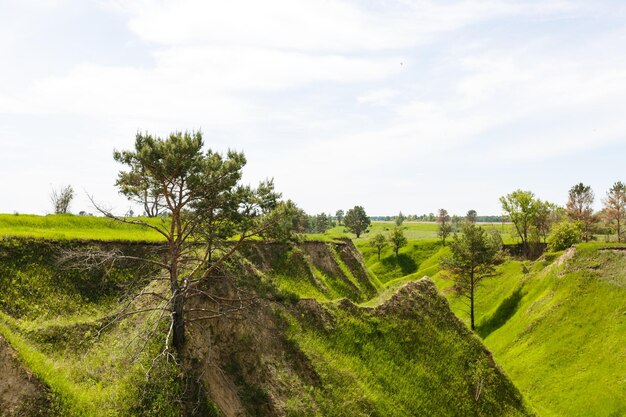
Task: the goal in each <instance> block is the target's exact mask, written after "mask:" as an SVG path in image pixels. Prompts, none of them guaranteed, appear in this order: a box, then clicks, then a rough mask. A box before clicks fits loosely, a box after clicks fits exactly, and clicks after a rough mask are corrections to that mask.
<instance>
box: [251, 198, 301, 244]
mask: <svg viewBox="0 0 626 417" xmlns="http://www.w3.org/2000/svg"><path fill="white" fill-rule="evenodd" d="M307 221H308V219H307V215H306V213H305V212H304V210H302V209H301V208H299V207H298V206H297V205H296V203H294V202H293V201H292V200H287V201H280V202H278V203H277V204H276V207H274V209H273V210H272V211H270V212H269V213H268V214H267V219H266V223H267V224H268V227H267V228H265V230H263V232H262V234H261V235H262V237H263V238H264V239H266V240H271V241H277V242H292V241H298V240H299V238H298V235H300V234H302V233H305V232H306V226H307Z"/></svg>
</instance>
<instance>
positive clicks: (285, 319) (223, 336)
mask: <svg viewBox="0 0 626 417" xmlns="http://www.w3.org/2000/svg"><path fill="white" fill-rule="evenodd" d="M85 245H93V246H94V247H95V248H98V247H102V246H103V245H104V246H106V247H109V248H110V247H115V248H116V249H118V250H122V251H125V252H129V253H134V254H139V255H141V254H142V253H143V252H142V251H149V250H150V245H147V244H145V243H134V244H133V243H132V242H117V243H116V242H100V243H98V242H95V241H92V242H84V241H74V240H67V239H66V240H57V241H51V240H45V241H44V240H33V239H15V238H14V239H4V240H3V241H2V242H0V334H2V335H3V337H4V338H5V339H6V340H7V341H8V342H9V343H10V345H11V346H12V347H13V349H15V350H16V352H17V353H16V354H17V357H18V358H19V359H20V361H21V363H23V364H24V365H25V367H26V368H27V369H28V370H30V371H32V372H33V373H34V375H35V376H36V377H37V378H38V379H39V380H40V381H41V382H42V384H43V386H45V389H46V390H49V391H48V392H49V394H47V396H48V397H47V398H48V400H47V401H48V404H49V406H48V407H49V408H48V409H47V410H46V412H47V413H49V414H51V415H63V416H66V415H67V416H126V415H142V416H150V415H154V416H170V415H171V416H176V415H181V414H182V411H181V410H183V409H184V407H183V405H182V403H181V402H180V399H181V398H185V399H186V401H187V402H186V403H190V404H193V405H194V407H196V408H194V409H193V410H195V413H196V414H197V415H204V416H211V415H220V414H223V415H238V414H243V415H254V416H264V415H265V416H312V415H319V416H330V415H333V416H404V415H475V416H500V415H502V416H504V415H507V416H508V415H512V416H515V415H528V414H529V413H528V411H527V410H526V408H525V406H524V403H523V400H522V397H521V396H520V395H519V393H518V391H517V389H516V388H515V387H514V386H513V384H512V383H511V382H510V381H509V380H508V378H507V377H506V376H505V375H504V374H502V373H501V371H500V370H499V368H498V367H497V366H495V364H494V363H493V361H492V359H491V356H490V354H489V353H488V352H487V351H486V350H485V348H484V347H483V345H482V344H481V342H480V340H479V339H478V338H477V337H476V336H474V335H472V334H471V333H470V332H469V331H468V330H467V328H466V327H465V326H463V325H462V324H461V323H460V322H459V321H458V319H457V318H456V317H455V316H454V315H453V314H452V312H451V311H450V309H449V307H448V304H447V302H446V300H445V299H444V298H443V297H442V296H440V295H439V294H438V293H437V291H436V289H435V287H434V285H433V284H432V283H431V282H430V281H428V280H422V281H419V282H417V283H412V284H408V286H404V287H402V288H401V289H400V290H399V291H396V292H394V293H393V294H390V295H389V296H388V297H387V298H386V299H385V300H381V301H380V302H379V303H378V306H377V307H375V308H370V307H360V306H358V305H356V304H354V303H359V302H366V301H368V300H370V299H373V298H376V297H378V295H379V294H380V293H381V292H384V290H385V288H388V286H387V285H388V284H389V283H390V282H392V281H393V280H390V281H388V282H387V283H386V284H383V283H382V282H380V281H379V280H377V279H376V278H374V277H373V276H372V275H371V274H369V273H368V271H367V270H366V269H365V267H364V266H363V263H362V260H361V258H360V254H359V253H358V252H357V251H356V249H355V247H354V246H353V245H351V244H350V243H349V242H337V243H330V242H304V243H302V244H301V245H298V246H295V247H294V246H284V245H283V246H281V245H264V244H262V243H254V244H252V245H251V246H250V247H248V248H247V251H244V252H245V255H246V256H245V258H242V259H241V263H240V265H242V266H241V268H244V269H243V271H239V272H246V274H242V273H240V274H238V276H240V277H244V276H245V277H247V278H245V279H238V280H225V279H219V280H215V281H213V282H212V284H211V287H210V288H207V290H210V291H211V292H212V293H215V294H222V295H224V296H228V295H229V294H232V292H233V291H234V288H237V289H241V288H243V289H245V290H246V291H248V292H249V293H254V294H257V295H258V298H257V299H256V301H255V302H253V303H252V304H251V305H250V306H249V307H248V308H246V309H244V310H243V311H242V312H241V314H239V315H237V316H235V317H225V318H221V319H217V320H214V321H210V322H207V323H206V324H202V325H197V326H196V325H194V326H191V327H190V328H189V330H188V331H189V343H188V345H187V349H188V358H189V360H188V361H186V362H185V363H181V364H178V365H177V364H175V363H174V362H172V361H157V362H153V361H152V359H153V358H154V357H156V356H157V352H159V351H160V348H161V347H162V343H163V339H162V338H160V339H159V338H157V339H154V340H153V341H151V342H150V343H148V345H146V348H145V349H143V350H142V349H141V348H142V346H143V345H142V341H143V339H142V335H145V332H146V330H148V329H150V328H151V326H153V325H154V323H155V317H154V315H151V314H147V315H145V316H141V317H140V316H136V317H128V318H125V319H123V320H121V321H119V322H117V323H116V324H115V325H112V326H109V327H107V328H106V330H105V331H104V332H100V330H101V329H102V324H103V323H106V322H107V320H108V319H107V317H110V315H111V313H112V312H113V311H115V310H116V309H117V308H119V306H120V305H121V304H122V303H124V302H128V300H130V297H132V296H133V294H136V293H137V292H138V291H140V290H141V289H142V288H151V286H155V285H160V284H159V282H158V281H153V280H152V278H153V277H154V274H155V272H156V271H154V270H150V269H145V268H140V267H139V266H138V265H137V264H135V263H132V262H128V263H123V264H117V265H115V266H113V267H107V268H100V269H95V270H91V271H89V272H85V271H79V270H75V269H72V268H67V267H64V266H63V265H62V263H61V264H60V263H59V254H60V252H61V251H62V250H63V249H64V248H71V247H76V246H80V247H83V248H84V246H85ZM424 250H426V251H432V250H434V249H433V248H430V249H424ZM143 254H145V253H143ZM424 262H427V259H426V260H424V261H423V262H421V264H423V263H424ZM349 300H352V301H349ZM198 302H199V301H198ZM199 306H200V307H204V308H213V307H214V306H211V305H207V304H200V305H199ZM163 334H164V332H163ZM140 351H143V352H144V353H143V354H138V352H140ZM182 369H187V370H188V371H190V372H191V373H190V374H189V375H195V376H196V377H198V376H199V377H200V378H201V380H202V382H203V386H204V387H205V388H206V391H193V392H189V386H191V385H190V384H189V383H188V382H189V381H188V380H186V379H185V377H183V375H186V374H184V373H182V372H181V370H182ZM146 372H149V374H150V376H151V377H150V378H146ZM1 379H2V376H0V380H1ZM192 385H193V384H192ZM186 410H187V412H188V413H189V414H193V412H194V411H193V410H191V409H189V408H187V409H186ZM220 410H221V411H220Z"/></svg>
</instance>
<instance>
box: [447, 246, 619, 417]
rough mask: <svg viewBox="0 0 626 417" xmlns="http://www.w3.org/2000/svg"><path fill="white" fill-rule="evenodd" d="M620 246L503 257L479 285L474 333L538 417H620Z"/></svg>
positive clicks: (460, 310) (457, 306) (458, 308)
mask: <svg viewBox="0 0 626 417" xmlns="http://www.w3.org/2000/svg"><path fill="white" fill-rule="evenodd" d="M623 249H624V247H608V248H605V245H601V244H581V245H579V246H578V247H577V248H576V249H569V250H568V251H566V252H563V253H558V254H547V255H545V256H544V257H543V258H542V259H540V260H538V261H536V262H534V263H530V262H524V263H522V262H519V261H509V262H507V263H506V264H504V265H503V266H502V267H501V268H500V270H499V273H498V275H497V276H495V277H493V278H491V279H489V280H487V281H485V285H484V286H483V287H482V288H480V289H479V290H478V294H477V301H478V302H477V315H478V320H477V322H478V326H477V331H478V333H479V334H481V336H482V337H483V338H484V342H485V344H486V345H487V347H488V348H489V349H490V350H492V352H493V353H494V357H495V358H496V360H497V362H498V363H499V364H501V365H502V367H503V368H504V369H505V370H506V371H507V373H508V374H509V375H510V377H511V379H512V380H513V381H514V382H515V384H516V385H517V386H518V387H519V388H520V390H521V391H522V393H523V394H524V396H525V398H527V399H528V400H529V402H530V403H531V404H532V405H533V406H534V407H535V408H536V409H537V411H538V413H539V415H541V416H622V415H626V379H625V375H626V360H625V359H626V350H625V347H624V346H625V345H624V340H626V251H624V250H623ZM435 280H436V281H437V282H438V284H439V285H440V286H441V287H443V288H445V287H446V286H448V285H449V283H448V282H447V281H444V280H441V279H440V278H439V277H435ZM448 296H449V298H450V300H451V305H452V308H453V310H454V311H455V312H456V313H457V314H458V315H459V316H460V317H467V312H466V308H465V307H464V306H463V305H462V304H461V302H460V300H458V299H456V298H455V297H454V296H453V295H452V294H451V293H449V295H448Z"/></svg>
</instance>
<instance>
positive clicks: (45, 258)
mask: <svg viewBox="0 0 626 417" xmlns="http://www.w3.org/2000/svg"><path fill="white" fill-rule="evenodd" d="M77 246H82V247H84V243H81V242H78V243H77V242H72V241H57V242H51V241H42V240H24V239H5V240H3V241H0V333H2V334H3V335H4V336H5V337H6V339H7V340H8V341H9V342H10V343H11V345H12V346H13V347H14V348H15V349H16V350H17V351H18V354H19V356H20V359H21V360H22V362H23V363H25V364H26V365H27V367H28V368H29V369H30V370H31V371H32V372H33V373H34V374H35V375H36V376H37V377H39V378H40V379H41V380H42V381H44V382H45V384H46V385H48V386H49V387H50V389H51V393H52V396H53V398H52V400H53V401H52V402H53V406H54V410H53V411H52V413H53V414H54V415H64V416H65V415H69V416H125V415H155V416H156V415H159V416H160V415H170V414H169V413H170V411H171V404H168V402H169V401H171V400H172V399H173V396H170V395H169V394H168V392H178V391H179V390H180V387H179V382H178V381H177V380H176V377H175V376H173V375H176V374H175V373H176V372H177V370H176V369H175V368H174V367H171V366H169V365H167V364H161V363H157V367H156V368H155V371H154V374H153V375H159V376H158V377H157V378H156V379H155V380H154V381H153V382H148V381H146V380H145V378H144V373H145V371H146V369H147V366H149V365H150V356H151V355H155V350H154V349H156V348H157V346H158V342H157V341H156V340H155V341H154V342H153V343H150V344H148V346H147V351H146V353H145V355H142V356H140V357H139V358H138V360H137V361H134V362H133V361H132V358H133V352H134V349H136V348H137V347H138V346H139V343H140V342H141V339H133V338H134V336H135V335H138V334H141V332H142V331H143V329H144V328H145V326H150V323H152V322H153V320H154V318H153V317H142V319H141V320H137V319H135V318H132V317H130V318H127V319H125V320H122V321H121V322H120V323H119V324H118V325H115V326H111V327H110V328H109V329H108V330H107V331H106V332H104V333H102V335H101V336H100V337H96V333H97V330H98V328H99V322H98V319H99V318H101V317H103V316H106V315H108V314H110V313H111V311H115V309H116V308H118V306H119V304H118V303H119V299H120V297H122V296H123V295H124V294H125V293H126V291H127V290H129V291H130V292H133V291H137V290H138V288H140V287H142V286H143V285H145V283H147V282H148V281H147V276H148V275H151V274H150V271H147V270H145V269H143V270H142V269H138V265H137V264H133V263H126V264H117V266H115V267H113V268H111V269H109V270H108V271H106V273H105V271H104V269H96V270H93V271H91V272H89V273H84V272H79V271H76V270H71V269H64V268H61V267H59V264H58V262H57V259H58V254H59V249H63V248H76V247H77ZM131 246H132V247H131V249H130V252H129V250H126V251H125V252H126V253H127V254H131V255H135V256H145V254H142V250H143V249H142V246H141V245H131ZM160 378H164V379H165V380H166V381H167V384H166V386H159V384H158V382H155V381H158V380H159V379H160Z"/></svg>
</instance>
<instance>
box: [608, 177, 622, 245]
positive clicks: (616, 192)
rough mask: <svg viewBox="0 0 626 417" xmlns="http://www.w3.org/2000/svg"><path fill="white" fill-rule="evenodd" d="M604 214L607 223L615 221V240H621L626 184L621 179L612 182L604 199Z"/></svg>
mask: <svg viewBox="0 0 626 417" xmlns="http://www.w3.org/2000/svg"><path fill="white" fill-rule="evenodd" d="M604 215H605V217H606V220H607V222H608V223H615V229H616V231H617V241H618V242H621V241H622V240H621V237H622V229H621V227H622V224H623V223H624V216H625V215H626V185H624V184H623V183H622V182H621V181H618V182H616V183H615V184H613V187H611V189H610V190H609V191H608V192H607V193H606V198H605V199H604Z"/></svg>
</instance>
